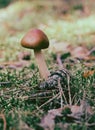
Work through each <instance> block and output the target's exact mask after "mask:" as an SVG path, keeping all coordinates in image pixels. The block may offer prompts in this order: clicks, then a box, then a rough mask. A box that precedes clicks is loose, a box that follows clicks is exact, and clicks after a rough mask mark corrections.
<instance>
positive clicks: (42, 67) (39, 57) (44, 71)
mask: <svg viewBox="0 0 95 130" xmlns="http://www.w3.org/2000/svg"><path fill="white" fill-rule="evenodd" d="M34 55H35V58H36V62H37V64H38V68H39V71H40V75H41V77H42V78H43V79H45V80H46V79H47V78H48V76H49V75H50V72H49V70H48V68H47V65H46V62H45V59H44V56H43V54H42V52H41V50H36V49H35V50H34Z"/></svg>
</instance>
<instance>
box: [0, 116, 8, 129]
mask: <svg viewBox="0 0 95 130" xmlns="http://www.w3.org/2000/svg"><path fill="white" fill-rule="evenodd" d="M0 118H2V120H3V122H4V128H3V130H6V126H7V125H6V119H5V116H4V114H0Z"/></svg>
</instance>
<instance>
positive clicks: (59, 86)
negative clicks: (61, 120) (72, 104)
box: [58, 80, 68, 108]
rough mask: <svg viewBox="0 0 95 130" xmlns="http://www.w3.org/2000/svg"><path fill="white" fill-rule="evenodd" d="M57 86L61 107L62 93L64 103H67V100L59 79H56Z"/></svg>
mask: <svg viewBox="0 0 95 130" xmlns="http://www.w3.org/2000/svg"><path fill="white" fill-rule="evenodd" d="M58 88H59V92H60V97H61V108H62V107H63V99H62V95H63V97H64V100H65V103H66V104H68V102H67V99H66V96H65V94H64V91H63V89H62V87H61V85H60V80H58Z"/></svg>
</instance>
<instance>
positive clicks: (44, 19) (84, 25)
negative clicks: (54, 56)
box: [0, 0, 95, 62]
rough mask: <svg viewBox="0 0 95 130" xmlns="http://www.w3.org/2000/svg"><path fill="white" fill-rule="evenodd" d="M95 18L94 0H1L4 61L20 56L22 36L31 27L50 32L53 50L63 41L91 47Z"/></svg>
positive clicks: (1, 54)
mask: <svg viewBox="0 0 95 130" xmlns="http://www.w3.org/2000/svg"><path fill="white" fill-rule="evenodd" d="M94 21H95V2H94V0H0V61H1V62H3V61H9V60H11V61H14V60H18V55H19V52H20V51H21V50H22V51H23V48H22V47H21V45H20V41H21V38H22V37H23V35H25V33H26V32H27V31H28V30H29V29H30V28H39V29H41V30H43V31H44V32H45V33H46V34H47V36H48V38H49V40H50V45H51V48H50V49H51V51H52V50H53V49H52V48H53V47H52V46H55V44H59V43H63V44H61V45H60V48H61V46H63V47H64V43H65V45H66V44H70V45H80V44H81V45H87V46H88V47H89V48H91V47H92V46H93V45H94V43H95V22H94ZM14 45H15V46H14ZM62 49H63V48H62ZM5 50H6V51H5ZM53 51H54V50H53Z"/></svg>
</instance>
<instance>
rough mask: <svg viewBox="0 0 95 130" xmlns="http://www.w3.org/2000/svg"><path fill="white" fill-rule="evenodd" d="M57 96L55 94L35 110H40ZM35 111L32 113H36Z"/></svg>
mask: <svg viewBox="0 0 95 130" xmlns="http://www.w3.org/2000/svg"><path fill="white" fill-rule="evenodd" d="M58 96H59V93H58V94H56V95H55V96H54V97H53V98H51V99H49V100H48V101H47V102H45V103H44V104H42V105H41V106H39V107H38V108H37V110H39V109H40V108H42V107H43V106H45V105H47V104H48V103H49V102H51V101H52V100H54V99H55V98H57V97H58ZM37 110H34V111H33V112H32V113H36V111H37Z"/></svg>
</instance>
